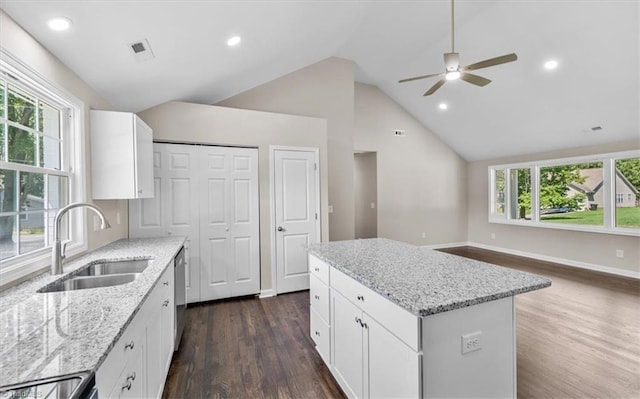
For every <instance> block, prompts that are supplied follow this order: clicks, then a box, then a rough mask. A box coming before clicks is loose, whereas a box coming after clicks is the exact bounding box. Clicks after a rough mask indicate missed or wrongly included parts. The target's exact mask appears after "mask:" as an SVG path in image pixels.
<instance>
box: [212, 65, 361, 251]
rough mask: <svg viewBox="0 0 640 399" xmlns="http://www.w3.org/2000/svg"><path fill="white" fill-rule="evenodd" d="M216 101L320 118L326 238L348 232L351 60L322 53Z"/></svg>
mask: <svg viewBox="0 0 640 399" xmlns="http://www.w3.org/2000/svg"><path fill="white" fill-rule="evenodd" d="M216 105H220V106H224V107H233V108H242V109H252V110H259V111H268V112H278V113H284V114H292V115H304V116H314V117H318V118H324V119H326V120H327V141H328V143H327V151H328V155H327V158H328V161H329V182H328V183H329V205H331V206H333V213H332V214H330V215H329V239H330V240H332V241H334V240H347V239H352V238H353V237H354V224H355V222H354V199H353V63H352V62H351V61H347V60H343V59H340V58H328V59H326V60H324V61H321V62H318V63H316V64H313V65H310V66H308V67H306V68H302V69H300V70H298V71H295V72H292V73H290V74H288V75H285V76H282V77H280V78H278V79H275V80H273V81H271V82H268V83H265V84H263V85H261V86H258V87H255V88H253V89H251V90H248V91H246V92H244V93H241V94H238V95H236V96H233V97H231V98H228V99H226V100H224V101H221V102H219V103H218V104H216ZM301 133H303V132H301Z"/></svg>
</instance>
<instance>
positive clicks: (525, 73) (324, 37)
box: [0, 0, 640, 160]
mask: <svg viewBox="0 0 640 399" xmlns="http://www.w3.org/2000/svg"><path fill="white" fill-rule="evenodd" d="M638 4H639V2H638V1H636V0H628V1H624V0H619V1H613V0H612V1H591V0H582V1H576V0H558V1H547V0H531V1H526V0H522V1H504V0H502V1H501V0H495V1H481V0H475V1H471V0H466V1H465V0H460V1H457V2H456V51H458V52H459V53H460V58H461V63H462V65H467V64H470V63H473V62H476V61H480V60H483V59H486V58H491V57H494V56H499V55H503V54H507V53H511V52H515V53H517V54H518V61H517V62H514V63H509V64H504V65H500V66H496V67H493V68H490V69H483V70H479V71H477V73H478V74H479V75H482V76H484V77H486V78H489V79H491V80H492V81H493V82H492V83H491V84H489V85H487V86H485V87H482V88H480V87H476V86H473V85H470V84H468V83H465V82H462V81H453V82H448V83H447V84H446V85H445V86H444V87H442V88H441V89H440V90H439V91H437V92H436V93H435V94H434V95H432V96H429V97H423V96H422V94H423V93H424V92H425V91H426V90H427V89H428V88H429V87H430V86H431V85H432V84H434V83H435V82H436V81H437V79H428V80H420V81H415V82H411V83H404V84H398V83H397V81H398V80H399V79H402V78H406V77H410V76H414V75H424V74H429V73H439V72H442V71H443V69H444V64H443V60H442V54H443V53H445V52H448V51H450V23H451V22H450V21H451V20H450V3H449V2H448V1H441V0H431V1H427V0H425V1H416V0H411V1H403V0H377V1H374V0H371V1H270V0H248V1H206V0H198V1H195V0H182V1H178V0H174V1H166V0H165V1H152V0H146V1H145V0H131V1H106V0H105V1H95V0H87V1H68V0H67V1H56V0H28V1H25V0H19V1H17V0H0V8H2V9H3V10H4V11H5V12H6V13H7V14H9V15H10V16H11V17H12V18H13V19H14V20H16V22H18V23H19V24H20V25H21V26H22V27H23V28H24V29H25V30H27V31H28V32H29V33H30V34H31V35H33V36H34V37H35V38H36V39H37V40H38V41H40V42H41V43H42V44H43V45H44V46H45V47H47V48H48V49H49V50H50V51H51V52H52V53H53V54H55V55H56V56H57V57H58V58H59V59H60V60H62V61H63V62H64V63H65V64H66V65H68V66H69V67H70V68H71V69H72V70H74V71H75V72H76V73H77V74H78V75H79V76H80V77H81V78H83V79H84V80H85V81H86V82H87V83H88V84H89V85H91V86H92V87H93V88H94V89H96V90H97V91H98V92H99V93H100V94H101V95H103V96H104V97H105V98H106V99H107V100H108V101H110V102H111V103H112V104H113V105H114V106H115V107H116V108H117V109H120V110H127V111H134V112H136V111H139V110H143V109H146V108H148V107H151V106H154V105H157V104H160V103H163V102H166V101H169V100H185V101H194V102H200V103H206V104H214V103H216V102H218V101H220V100H223V99H225V98H228V97H230V96H232V95H234V94H237V93H240V92H243V91H245V90H248V89H250V88H252V87H255V86H257V85H260V84H262V83H265V82H268V81H270V80H273V79H275V78H277V77H279V76H282V75H284V74H286V73H289V72H292V71H295V70H297V69H300V68H302V67H305V66H307V65H309V64H312V63H314V62H317V61H320V60H322V59H325V58H327V57H331V56H338V57H342V58H346V59H350V60H353V62H354V63H355V65H356V80H357V81H360V82H364V83H369V84H374V85H376V86H378V87H379V88H380V89H381V90H382V91H384V92H385V93H386V94H387V95H389V96H390V97H391V98H393V99H394V100H395V101H396V102H398V103H399V104H400V105H401V106H402V107H404V108H405V109H406V110H407V111H408V112H410V113H411V114H412V115H413V116H414V117H415V118H416V119H418V120H420V121H421V122H422V123H423V124H424V125H425V126H426V127H428V128H430V129H431V130H432V131H434V132H435V133H436V134H438V135H439V136H440V137H441V138H442V139H443V140H444V141H445V142H446V143H448V144H449V145H450V146H451V147H452V148H453V149H454V150H456V151H457V152H458V153H460V154H461V155H462V156H463V157H464V158H465V159H467V160H478V159H488V158H495V157H501V156H511V155H518V154H525V153H534V152H541V151H550V150H557V149H563V148H572V147H577V146H582V145H597V144H599V143H608V142H615V141H623V140H634V139H635V140H638V139H639V137H640V116H639V113H640V111H639V109H640V87H639V84H640V83H639V82H640V63H639V53H640V27H639V19H640V7H639V5H638ZM61 15H62V16H66V17H68V18H70V19H71V20H72V21H73V25H72V28H71V29H70V30H69V31H66V32H57V33H56V32H52V31H50V30H49V29H48V28H47V25H46V22H47V21H48V19H49V18H51V17H54V16H61ZM232 35H240V36H241V37H242V42H241V44H240V45H239V46H236V47H228V46H227V45H226V40H227V39H228V38H229V37H230V36H232ZM141 39H147V40H148V42H149V44H150V46H151V48H152V50H153V53H154V54H155V59H153V60H150V61H145V62H139V61H136V60H135V58H134V57H133V54H132V52H131V50H130V47H129V45H130V44H131V43H133V42H136V41H139V40H141ZM549 59H555V60H557V61H558V63H559V66H558V68H557V69H555V70H553V71H548V70H545V69H544V68H543V64H544V62H545V61H547V60H549ZM442 102H445V103H447V104H448V109H447V110H446V111H443V110H441V109H439V108H438V105H439V104H440V103H442ZM595 126H600V127H602V130H598V131H592V129H591V128H592V127H595ZM399 128H401V127H399Z"/></svg>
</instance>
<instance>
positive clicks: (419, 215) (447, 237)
mask: <svg viewBox="0 0 640 399" xmlns="http://www.w3.org/2000/svg"><path fill="white" fill-rule="evenodd" d="M395 129H403V130H405V131H406V136H404V137H396V136H394V130H395ZM354 131H355V135H354V148H355V149H357V150H359V151H375V152H376V153H377V163H378V204H377V205H378V236H379V237H386V238H391V239H395V240H400V241H405V242H408V243H412V244H417V245H433V244H445V243H457V242H466V241H467V211H466V210H467V163H466V162H465V160H464V159H462V158H461V157H460V156H459V155H458V154H457V153H455V152H454V151H453V150H452V149H451V148H449V147H448V146H447V145H446V144H445V143H443V142H442V141H441V140H440V138H439V137H438V136H436V135H435V134H433V133H432V132H431V131H429V130H428V129H427V128H425V127H424V126H423V125H422V124H421V123H420V122H418V121H417V120H415V119H414V118H413V117H412V116H411V115H409V113H407V112H406V111H405V110H404V109H403V108H402V107H400V106H399V105H398V104H397V103H395V102H394V101H393V100H391V99H390V98H389V97H388V96H387V95H385V94H384V93H382V92H381V91H380V90H379V89H378V88H377V87H375V86H371V85H366V84H362V83H356V84H355V127H354ZM423 232H424V233H426V238H422V233H423Z"/></svg>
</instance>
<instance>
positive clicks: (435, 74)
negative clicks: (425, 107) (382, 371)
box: [398, 73, 442, 83]
mask: <svg viewBox="0 0 640 399" xmlns="http://www.w3.org/2000/svg"><path fill="white" fill-rule="evenodd" d="M440 75H442V74H441V73H433V74H431V75H423V76H415V77H413V78H406V79H402V80H399V81H398V83H404V82H411V81H412V80H420V79H426V78H432V77H434V76H440Z"/></svg>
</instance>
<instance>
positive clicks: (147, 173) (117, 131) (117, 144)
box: [91, 110, 153, 199]
mask: <svg viewBox="0 0 640 399" xmlns="http://www.w3.org/2000/svg"><path fill="white" fill-rule="evenodd" d="M152 141H153V132H152V130H151V128H150V127H149V126H147V124H145V123H144V122H143V121H142V119H140V118H139V117H138V116H137V115H135V114H132V113H129V112H114V111H96V110H92V111H91V169H92V182H91V183H92V186H93V199H126V198H152V197H153V143H152Z"/></svg>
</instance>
